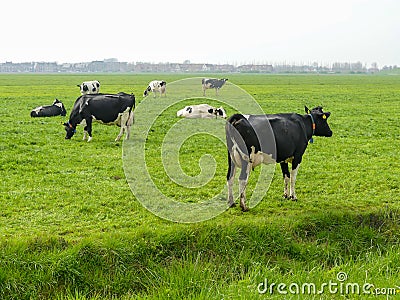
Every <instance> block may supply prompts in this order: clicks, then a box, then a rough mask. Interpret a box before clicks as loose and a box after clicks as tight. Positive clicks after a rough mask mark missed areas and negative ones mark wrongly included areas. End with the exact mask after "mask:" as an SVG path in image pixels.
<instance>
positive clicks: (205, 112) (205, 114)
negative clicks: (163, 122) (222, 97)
mask: <svg viewBox="0 0 400 300" xmlns="http://www.w3.org/2000/svg"><path fill="white" fill-rule="evenodd" d="M176 115H177V116H178V117H184V118H191V119H194V118H203V119H211V118H217V117H220V118H224V119H225V118H226V113H225V110H224V109H223V107H218V108H216V107H213V106H211V105H208V104H198V105H190V106H185V108H183V109H181V110H178V112H177V113H176Z"/></svg>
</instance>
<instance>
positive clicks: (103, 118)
mask: <svg viewBox="0 0 400 300" xmlns="http://www.w3.org/2000/svg"><path fill="white" fill-rule="evenodd" d="M134 107H135V96H134V95H133V94H132V95H130V94H126V93H118V94H116V95H113V94H111V95H107V94H98V95H82V96H80V97H79V98H78V99H76V101H75V104H74V107H73V109H72V111H71V114H70V117H69V121H68V122H67V123H64V126H65V130H66V132H67V134H66V136H65V138H66V139H70V138H71V137H72V136H73V135H74V133H75V132H76V126H77V125H78V124H80V123H81V122H83V123H86V126H85V128H84V135H83V139H84V140H85V139H86V133H87V134H88V135H89V138H88V142H90V141H91V140H92V120H95V121H97V122H100V123H102V124H106V125H117V126H120V127H121V130H120V132H119V134H118V136H117V138H116V139H115V141H118V140H119V139H120V138H121V137H122V135H123V134H124V131H126V139H129V135H130V127H131V126H132V124H133V121H134V116H133V111H132V109H133V108H134Z"/></svg>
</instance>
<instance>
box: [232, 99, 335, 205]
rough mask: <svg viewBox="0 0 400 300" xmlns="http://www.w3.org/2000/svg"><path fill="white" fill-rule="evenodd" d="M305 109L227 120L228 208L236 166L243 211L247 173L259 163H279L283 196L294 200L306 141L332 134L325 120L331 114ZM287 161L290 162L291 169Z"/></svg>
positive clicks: (241, 116) (316, 109) (315, 109)
mask: <svg viewBox="0 0 400 300" xmlns="http://www.w3.org/2000/svg"><path fill="white" fill-rule="evenodd" d="M305 109H306V112H307V114H306V115H299V114H295V113H289V114H287V113H286V114H274V115H242V114H235V115H233V116H231V117H230V118H229V119H228V121H227V123H226V126H225V131H226V141H227V146H228V174H227V185H228V203H229V205H230V206H231V207H232V206H235V202H234V200H233V191H232V185H233V180H234V176H235V171H236V167H238V168H241V172H240V176H239V194H240V206H241V208H242V210H243V211H246V210H248V208H247V207H246V203H245V202H246V185H247V180H248V178H249V173H250V170H251V169H254V168H255V167H256V166H258V165H260V164H261V163H264V164H271V163H280V166H281V169H282V174H283V178H284V194H283V196H284V197H285V198H290V199H293V200H296V199H297V198H296V193H295V183H296V176H297V171H298V169H299V165H300V163H301V161H302V157H303V154H304V152H305V150H306V148H307V145H308V142H309V141H310V140H311V139H312V136H313V135H315V136H326V137H330V136H332V131H331V129H330V128H329V125H328V122H327V119H328V117H329V116H330V113H329V112H324V111H323V110H322V107H320V106H319V107H316V108H314V109H312V110H311V111H310V110H309V109H308V108H307V107H305ZM274 141H275V143H274ZM275 146H276V149H275ZM275 150H276V151H275ZM288 163H291V164H292V170H291V171H290V172H289V167H288ZM289 183H290V194H289V190H288V189H289Z"/></svg>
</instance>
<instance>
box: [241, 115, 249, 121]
mask: <svg viewBox="0 0 400 300" xmlns="http://www.w3.org/2000/svg"><path fill="white" fill-rule="evenodd" d="M242 116H243V117H245V118H246V120H248V119H249V117H250V115H242Z"/></svg>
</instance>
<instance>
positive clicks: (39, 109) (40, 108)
mask: <svg viewBox="0 0 400 300" xmlns="http://www.w3.org/2000/svg"><path fill="white" fill-rule="evenodd" d="M42 108H43V106H39V107H36V108H35V109H34V110H33V111H34V112H35V113H37V114H38V113H39V112H40V111H41V110H42Z"/></svg>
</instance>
